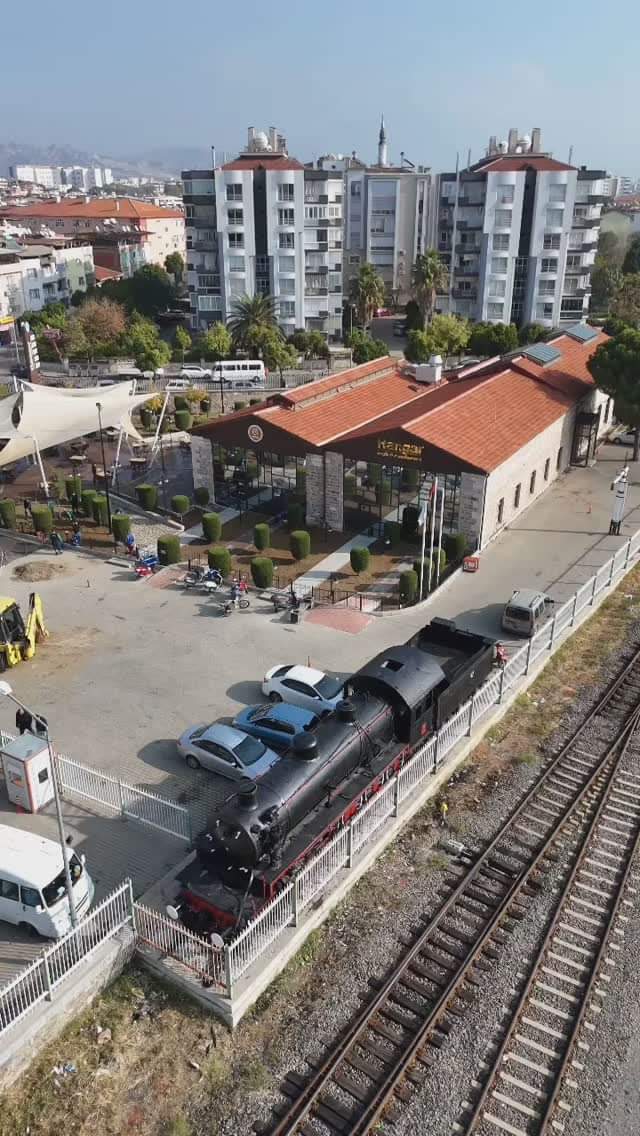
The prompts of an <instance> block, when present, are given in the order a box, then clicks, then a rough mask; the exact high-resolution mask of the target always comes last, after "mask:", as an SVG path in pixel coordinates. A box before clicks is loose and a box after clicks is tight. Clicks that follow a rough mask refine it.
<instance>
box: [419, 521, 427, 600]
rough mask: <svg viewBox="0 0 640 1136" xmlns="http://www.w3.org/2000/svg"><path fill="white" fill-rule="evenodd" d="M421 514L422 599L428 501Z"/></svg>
mask: <svg viewBox="0 0 640 1136" xmlns="http://www.w3.org/2000/svg"><path fill="white" fill-rule="evenodd" d="M420 516H421V517H422V550H421V553H420V599H422V587H423V583H424V550H425V543H426V538H427V502H426V501H425V502H424V503H423V504H422V507H421V509H420Z"/></svg>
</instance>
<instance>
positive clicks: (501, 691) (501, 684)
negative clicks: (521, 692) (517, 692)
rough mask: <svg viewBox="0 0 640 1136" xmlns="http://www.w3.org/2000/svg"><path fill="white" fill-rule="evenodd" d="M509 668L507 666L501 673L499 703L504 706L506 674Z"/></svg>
mask: <svg viewBox="0 0 640 1136" xmlns="http://www.w3.org/2000/svg"><path fill="white" fill-rule="evenodd" d="M506 669H507V667H506V664H505V666H504V667H503V668H502V670H501V671H500V690H499V691H498V703H499V704H500V705H502V695H503V694H504V673H505V671H506Z"/></svg>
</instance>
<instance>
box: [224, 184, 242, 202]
mask: <svg viewBox="0 0 640 1136" xmlns="http://www.w3.org/2000/svg"><path fill="white" fill-rule="evenodd" d="M227 201H242V185H228V186H227Z"/></svg>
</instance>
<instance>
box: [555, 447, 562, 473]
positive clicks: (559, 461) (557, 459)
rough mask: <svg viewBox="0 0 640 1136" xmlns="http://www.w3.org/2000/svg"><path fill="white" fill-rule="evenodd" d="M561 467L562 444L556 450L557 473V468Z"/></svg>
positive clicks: (557, 469) (557, 470)
mask: <svg viewBox="0 0 640 1136" xmlns="http://www.w3.org/2000/svg"><path fill="white" fill-rule="evenodd" d="M561 469H562V446H560V449H559V450H558V456H557V458H556V473H558V472H559V470H561Z"/></svg>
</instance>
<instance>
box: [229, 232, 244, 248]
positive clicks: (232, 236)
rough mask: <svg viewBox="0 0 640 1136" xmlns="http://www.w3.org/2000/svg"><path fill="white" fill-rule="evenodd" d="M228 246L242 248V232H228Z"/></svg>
mask: <svg viewBox="0 0 640 1136" xmlns="http://www.w3.org/2000/svg"><path fill="white" fill-rule="evenodd" d="M229 248H230V249H241V248H244V233H229Z"/></svg>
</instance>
